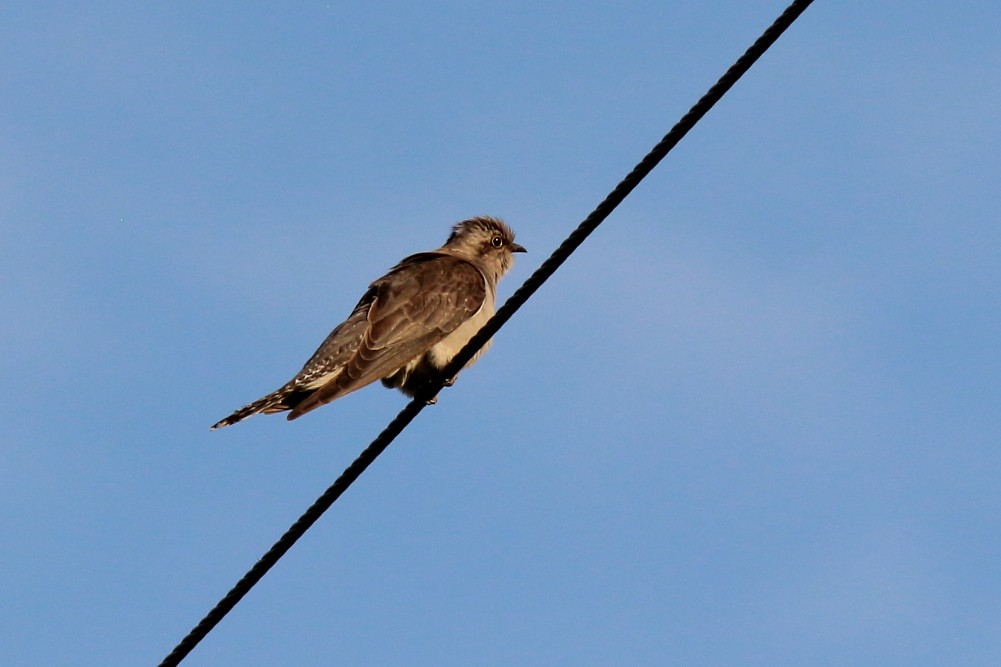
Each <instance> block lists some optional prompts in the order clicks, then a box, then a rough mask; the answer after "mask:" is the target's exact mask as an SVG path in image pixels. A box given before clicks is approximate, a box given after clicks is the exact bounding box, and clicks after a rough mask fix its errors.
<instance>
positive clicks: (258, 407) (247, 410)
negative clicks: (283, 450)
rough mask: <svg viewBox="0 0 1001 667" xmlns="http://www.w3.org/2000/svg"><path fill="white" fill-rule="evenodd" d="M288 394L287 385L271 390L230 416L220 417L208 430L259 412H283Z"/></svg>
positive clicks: (287, 406)
mask: <svg viewBox="0 0 1001 667" xmlns="http://www.w3.org/2000/svg"><path fill="white" fill-rule="evenodd" d="M288 395H289V390H288V387H287V386H286V387H282V388H281V389H278V390H277V391H273V392H271V393H270V394H268V395H267V396H262V397H261V398H259V399H257V400H256V401H254V402H253V403H250V404H249V405H245V406H243V407H242V408H240V409H239V410H237V411H236V412H234V413H233V414H231V415H230V416H228V417H226V418H225V419H221V420H219V421H218V422H216V423H215V424H213V425H212V426H211V427H210V428H209V430H210V431H214V430H216V429H217V428H222V427H224V426H229V425H231V424H235V423H236V422H239V421H243V420H244V419H246V418H247V417H250V416H251V415H256V414H259V413H261V412H263V413H265V414H270V413H273V412H284V411H285V410H288V409H289V408H290V406H289V405H286V404H285V399H286V398H287V397H288Z"/></svg>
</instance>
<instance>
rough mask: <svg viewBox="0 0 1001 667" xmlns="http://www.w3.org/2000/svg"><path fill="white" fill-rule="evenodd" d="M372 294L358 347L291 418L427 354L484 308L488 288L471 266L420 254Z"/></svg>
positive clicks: (450, 258)
mask: <svg viewBox="0 0 1001 667" xmlns="http://www.w3.org/2000/svg"><path fill="white" fill-rule="evenodd" d="M371 290H374V299H373V300H372V302H371V305H370V306H369V307H368V310H367V316H366V324H367V326H366V327H365V330H364V334H363V335H362V336H361V337H360V340H358V341H357V348H356V349H355V350H354V352H353V353H352V354H351V357H350V358H349V359H348V360H347V361H346V363H344V365H343V367H342V368H341V369H340V370H339V372H338V373H337V374H336V375H334V376H333V377H331V379H330V380H329V381H328V382H326V384H324V385H323V386H319V387H317V389H316V391H314V392H313V393H312V394H311V395H309V396H308V397H306V398H305V399H304V400H303V401H302V402H300V403H299V404H298V405H296V406H295V407H294V409H293V410H292V412H291V413H289V419H295V418H296V417H299V416H300V415H303V414H305V413H306V412H309V411H310V410H312V409H314V408H317V407H319V406H321V405H323V404H324V403H329V402H330V401H332V400H334V399H335V398H338V397H340V396H343V395H344V394H347V393H349V392H352V391H354V390H356V389H360V388H361V387H364V386H365V385H367V384H371V383H372V382H375V381H376V380H379V379H381V378H383V377H386V376H387V375H391V374H392V373H394V372H395V371H397V370H398V369H400V368H401V367H402V366H404V365H405V364H406V363H407V362H409V361H411V360H413V359H415V358H417V357H419V356H420V355H422V354H424V353H425V352H427V351H428V350H429V349H430V348H431V347H432V346H433V345H435V343H438V342H439V341H441V340H442V339H443V338H444V337H445V336H447V335H448V334H449V333H451V332H452V331H454V330H455V329H457V328H458V327H459V325H461V324H462V323H463V322H465V321H466V320H468V319H469V318H470V317H472V316H473V315H474V314H475V313H476V312H477V311H478V310H479V309H480V308H481V307H482V306H483V302H484V300H485V298H486V291H487V286H486V279H485V278H484V276H483V274H482V273H481V272H480V270H479V269H477V268H476V267H475V266H473V265H472V264H471V263H469V262H467V261H465V260H463V259H459V258H458V257H453V256H451V255H445V254H439V253H421V254H419V255H413V256H411V257H408V258H407V259H405V260H403V262H401V263H400V264H398V265H397V266H396V267H394V268H393V269H392V270H391V271H390V272H389V273H388V274H386V275H385V276H384V277H383V278H380V279H379V280H377V281H376V282H374V283H373V284H372V286H371V288H370V291H371ZM359 305H360V304H359ZM349 321H350V320H349ZM345 324H347V322H345ZM321 349H322V346H321ZM308 365H309V364H307V366H308ZM304 370H305V369H304Z"/></svg>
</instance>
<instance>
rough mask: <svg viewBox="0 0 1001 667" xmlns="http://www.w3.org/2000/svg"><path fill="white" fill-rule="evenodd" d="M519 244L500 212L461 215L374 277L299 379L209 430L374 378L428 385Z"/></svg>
mask: <svg viewBox="0 0 1001 667" xmlns="http://www.w3.org/2000/svg"><path fill="white" fill-rule="evenodd" d="M519 252H526V250H525V248H524V247H523V246H521V245H519V244H518V243H515V240H514V232H513V231H512V230H511V228H510V227H508V226H507V225H506V224H505V223H504V222H503V221H502V220H501V219H499V218H493V217H488V216H478V217H473V218H469V219H468V220H463V221H461V222H458V223H456V224H455V225H454V226H453V227H452V230H451V233H450V234H449V236H448V238H447V240H446V241H445V244H444V245H442V246H441V247H440V248H438V249H437V250H431V251H429V252H421V253H417V254H415V255H410V256H409V257H406V258H404V259H403V260H402V261H400V262H399V263H398V264H397V265H396V266H394V267H393V268H391V269H390V270H389V272H388V273H386V275H384V276H382V277H381V278H379V279H378V280H375V281H374V282H372V283H371V284H370V285H369V286H368V289H367V290H366V291H365V293H364V294H363V295H362V297H361V299H360V300H359V301H358V305H356V306H355V307H354V309H353V310H352V311H351V314H350V315H348V317H347V319H346V320H344V321H343V322H341V323H340V324H338V325H337V326H336V327H335V328H334V330H333V331H331V332H330V334H329V335H328V336H327V337H326V339H325V340H324V341H323V343H321V344H320V347H319V348H317V350H316V352H314V353H313V356H311V357H310V358H309V360H308V361H307V362H306V363H305V364H304V365H303V367H302V370H300V371H299V372H298V373H296V374H295V376H294V377H292V379H291V380H289V381H288V382H286V383H285V384H284V385H282V386H281V387H280V388H278V389H276V390H275V391H273V392H271V393H270V394H267V395H266V396H262V397H261V398H259V399H257V400H256V401H254V402H253V403H250V404H248V405H245V406H244V407H242V408H240V409H239V410H236V411H235V412H233V413H232V414H231V415H229V416H228V417H225V418H224V419H221V420H220V421H218V422H216V423H215V424H214V425H213V426H212V427H211V428H210V430H213V431H214V430H216V429H219V428H222V427H224V426H229V425H231V424H235V423H237V422H239V421H242V420H244V419H246V418H247V417H250V416H251V415H256V414H260V413H263V414H273V413H279V412H288V415H287V418H288V419H289V420H293V419H296V418H298V417H301V416H302V415H304V414H306V413H307V412H310V411H311V410H315V409H316V408H318V407H320V406H322V405H325V404H327V403H330V402H331V401H333V400H335V399H338V398H340V397H342V396H345V395H347V394H349V393H351V392H353V391H355V390H357V389H361V388H362V387H365V386H367V385H369V384H372V383H373V382H375V381H376V380H381V381H382V384H383V385H385V386H386V387H389V388H396V389H399V390H400V391H402V392H403V393H404V394H406V395H408V396H411V397H413V396H416V395H418V394H420V393H422V392H423V391H424V390H425V389H426V387H427V386H428V384H429V383H430V382H431V381H433V380H434V379H436V378H437V377H438V375H439V372H440V371H441V370H442V369H443V368H444V367H445V366H446V365H447V364H448V362H449V361H451V360H452V358H453V357H454V356H455V355H456V354H457V353H458V352H459V350H461V349H462V347H463V346H464V345H465V344H466V343H467V342H469V339H470V338H472V337H473V335H474V334H475V333H476V332H477V331H479V329H480V327H482V326H483V325H484V324H485V323H486V321H487V320H489V319H490V317H491V316H492V315H493V313H494V298H495V293H496V289H497V283H498V281H499V280H500V279H501V277H502V276H503V275H504V274H505V273H507V272H508V271H509V270H510V269H511V267H512V265H513V264H514V256H513V253H519ZM489 346H490V341H488V342H487V343H486V344H485V345H484V346H483V347H482V348H481V349H480V350H479V351H478V352H477V353H476V355H475V356H474V357H473V358H472V359H471V360H470V361H469V363H467V364H466V366H465V368H468V367H469V366H471V365H472V364H473V362H475V361H476V359H477V358H479V356H480V355H481V354H483V352H485V351H486V349H487V348H488V347H489ZM454 380H455V378H448V379H447V380H446V382H445V384H446V386H450V385H451V383H452V382H454ZM435 400H436V397H432V398H430V399H428V402H429V403H433V402H435Z"/></svg>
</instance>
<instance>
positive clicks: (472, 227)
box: [444, 216, 526, 282]
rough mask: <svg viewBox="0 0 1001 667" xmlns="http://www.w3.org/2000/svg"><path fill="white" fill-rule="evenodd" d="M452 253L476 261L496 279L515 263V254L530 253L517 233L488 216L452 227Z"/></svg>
mask: <svg viewBox="0 0 1001 667" xmlns="http://www.w3.org/2000/svg"><path fill="white" fill-rule="evenodd" d="M444 247H445V249H446V250H448V251H449V252H451V253H453V254H455V255H457V256H459V257H462V258H463V259H468V260H470V261H473V262H475V263H476V264H477V265H479V266H480V267H481V268H483V269H484V270H485V271H487V272H488V273H490V274H491V276H492V277H493V279H494V281H495V282H496V281H497V279H499V278H500V277H501V276H503V275H504V274H505V273H507V272H508V269H510V268H511V266H512V265H513V264H514V256H513V253H516V252H526V251H525V248H523V247H522V246H520V245H518V244H517V243H515V242H514V232H513V231H511V228H510V227H508V226H507V225H506V224H504V222H503V221H502V220H500V219H498V218H488V217H486V216H482V217H477V218H470V219H469V220H463V221H462V222H460V223H457V224H456V225H455V226H454V227H452V234H451V235H450V236H449V237H448V240H447V241H445V246H444Z"/></svg>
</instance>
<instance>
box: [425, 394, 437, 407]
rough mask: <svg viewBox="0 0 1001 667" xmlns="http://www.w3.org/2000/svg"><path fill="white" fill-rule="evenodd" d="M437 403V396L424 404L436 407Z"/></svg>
mask: <svg viewBox="0 0 1001 667" xmlns="http://www.w3.org/2000/svg"><path fill="white" fill-rule="evenodd" d="M437 402H438V397H437V396H432V397H431V398H429V399H428V400H426V401H424V404H425V405H434V404H435V403H437Z"/></svg>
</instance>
